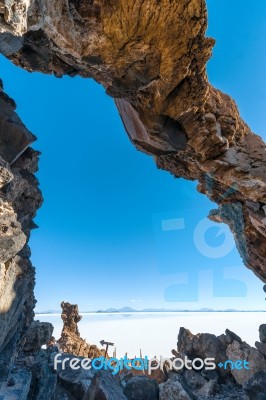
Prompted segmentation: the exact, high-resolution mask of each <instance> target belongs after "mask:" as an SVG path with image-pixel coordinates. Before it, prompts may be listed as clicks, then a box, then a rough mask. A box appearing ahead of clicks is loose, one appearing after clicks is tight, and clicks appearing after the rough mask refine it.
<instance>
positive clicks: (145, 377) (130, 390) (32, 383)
mask: <svg viewBox="0 0 266 400" xmlns="http://www.w3.org/2000/svg"><path fill="white" fill-rule="evenodd" d="M62 308H63V312H62V319H63V322H64V326H63V330H62V336H61V338H60V339H59V341H58V342H57V343H56V342H55V340H54V338H53V337H52V332H53V327H52V325H51V324H49V323H40V322H39V321H35V322H33V323H32V325H31V327H30V328H29V330H28V332H27V334H26V335H25V337H24V341H23V344H22V345H21V348H20V351H19V352H18V353H17V354H16V357H14V358H13V359H12V360H11V363H10V360H6V359H3V358H2V357H1V356H0V366H1V370H0V371H1V373H0V400H26V399H27V400H126V399H128V400H158V399H160V400H207V399H213V400H231V399H234V400H264V399H266V324H264V325H261V326H260V328H259V336H260V341H258V342H256V348H254V347H251V346H249V345H248V344H247V343H245V342H243V341H242V340H241V338H240V337H239V336H237V335H236V334H235V333H233V332H231V331H230V330H228V329H227V330H226V332H225V334H222V335H220V336H215V335H211V334H208V333H201V334H197V335H193V334H192V333H191V332H190V331H189V330H187V329H185V328H180V331H179V334H178V341H177V348H176V349H174V350H172V354H173V357H172V358H171V359H169V360H165V361H164V363H163V364H162V366H161V369H156V370H155V369H154V370H152V371H151V372H150V374H149V373H148V371H145V372H143V371H136V370H135V369H131V370H127V369H126V368H123V369H121V370H120V371H117V372H118V373H117V374H113V371H114V369H111V368H107V369H106V370H105V369H104V368H102V369H100V370H94V369H89V370H85V369H83V368H80V369H76V370H75V369H72V368H71V367H70V364H71V362H70V361H71V360H73V359H78V360H80V363H81V361H82V360H84V359H85V358H87V357H89V358H97V357H98V358H99V357H101V356H103V355H104V350H101V349H98V348H97V347H96V346H94V345H89V344H88V343H87V342H86V341H85V340H84V339H82V338H81V337H80V334H79V332H78V327H77V324H78V322H79V321H80V319H81V317H80V316H79V313H78V307H77V306H75V305H70V304H69V303H62ZM43 344H46V345H47V348H46V349H41V346H42V345H43ZM69 350H72V351H69ZM76 356H78V357H76ZM57 358H58V359H60V360H61V361H60V363H58V364H56V363H55V359H57ZM107 358H108V359H109V360H110V358H109V356H107ZM177 358H178V359H181V360H186V359H187V360H188V359H189V360H191V361H193V360H195V359H199V358H200V359H203V360H204V359H206V358H214V359H215V364H216V365H217V366H216V367H215V369H213V370H206V369H205V368H201V369H198V366H197V364H195V368H191V369H189V368H186V367H183V368H181V369H179V370H178V371H175V370H174V369H172V368H171V367H170V363H171V361H173V360H174V359H177ZM63 360H66V361H67V360H68V361H67V362H66V363H65V366H64V367H63V366H62V361H63ZM226 360H231V362H232V363H237V362H238V361H239V360H242V361H244V360H245V361H246V362H247V363H248V365H249V369H237V368H233V369H232V367H231V368H229V367H226V368H223V367H219V366H218V365H219V364H220V363H222V364H224V363H225V362H226ZM154 363H155V361H153V363H152V365H153V366H154V365H155V364H154ZM178 365H179V364H178ZM188 365H189V364H188ZM235 365H236V364H235ZM189 366H190V365H189Z"/></svg>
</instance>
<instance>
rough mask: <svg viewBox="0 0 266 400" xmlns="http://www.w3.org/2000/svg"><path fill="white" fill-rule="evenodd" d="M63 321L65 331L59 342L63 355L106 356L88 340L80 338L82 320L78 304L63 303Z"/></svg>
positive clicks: (63, 330)
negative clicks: (80, 322)
mask: <svg viewBox="0 0 266 400" xmlns="http://www.w3.org/2000/svg"><path fill="white" fill-rule="evenodd" d="M61 307H62V315H61V317H62V320H63V323H64V325H63V329H62V333H61V337H60V339H59V340H58V344H59V346H60V350H61V351H62V352H63V353H70V354H74V355H76V356H82V357H89V358H95V357H101V356H103V355H104V352H102V351H101V350H100V349H98V347H97V346H95V345H90V344H88V343H87V342H86V340H84V339H82V338H81V337H80V333H79V330H78V323H79V321H80V320H81V318H82V317H81V315H79V309H78V306H77V304H70V303H67V302H62V304H61Z"/></svg>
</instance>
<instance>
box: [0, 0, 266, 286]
mask: <svg viewBox="0 0 266 400" xmlns="http://www.w3.org/2000/svg"><path fill="white" fill-rule="evenodd" d="M1 3H2V14H0V20H1V21H0V50H1V51H2V52H3V53H4V54H5V55H6V56H7V57H9V58H10V59H11V60H12V61H13V62H14V63H15V64H16V65H19V66H21V67H23V68H25V69H27V70H29V71H41V72H43V73H48V74H55V75H56V76H62V75H64V74H68V75H70V76H74V75H80V76H82V77H92V78H94V79H96V80H97V81H98V82H100V83H101V84H102V85H103V86H104V87H105V88H106V92H107V93H108V94H109V95H111V96H112V97H114V98H115V101H116V104H117V107H118V110H119V112H120V115H121V117H122V120H123V122H124V125H125V128H126V130H127V133H128V135H129V137H130V139H131V141H132V142H133V144H134V145H135V146H136V147H137V148H138V149H139V150H141V151H144V152H146V153H148V154H150V155H153V156H154V158H155V162H156V164H157V166H158V167H159V168H162V169H165V170H167V171H170V172H171V173H172V174H173V175H175V176H176V177H184V178H186V179H191V180H198V181H199V185H198V190H199V191H200V192H202V193H205V194H206V195H207V196H208V197H209V198H210V199H211V200H214V201H215V202H216V203H217V204H218V209H217V210H214V211H212V212H211V213H210V218H211V219H213V220H215V221H217V222H225V223H227V224H228V225H229V227H230V229H231V230H232V232H233V234H234V237H235V240H236V244H237V247H238V250H239V252H240V254H241V256H242V258H243V261H244V263H245V265H246V266H247V267H248V268H251V269H252V270H253V271H254V272H255V274H257V275H258V276H259V277H260V278H261V279H262V280H263V281H264V282H266V262H265V260H266V240H265V235H266V233H265V223H266V219H265V218H266V216H265V210H266V207H265V205H266V182H265V179H266V151H265V143H264V142H263V141H262V139H261V138H260V137H259V136H257V135H255V134H253V133H252V132H251V130H250V129H249V127H248V126H247V125H246V124H245V122H244V121H243V120H242V119H241V117H240V115H239V112H238V109H237V106H236V104H235V102H234V101H233V100H232V99H231V98H230V97H229V96H227V95H225V94H223V93H222V92H220V91H219V90H217V89H215V88H214V87H212V86H211V85H210V84H209V82H208V79H207V75H206V62H207V61H208V59H209V58H210V56H211V52H212V47H213V45H214V40H213V39H211V38H206V36H205V32H206V27H207V11H206V4H205V1H204V0H180V1H176V2H175V1H171V0H161V1H157V0H151V1H150V0H109V1H107V0H90V1H87V0H58V1H56V2H54V1H52V0H2V2H1Z"/></svg>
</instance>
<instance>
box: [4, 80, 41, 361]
mask: <svg viewBox="0 0 266 400" xmlns="http://www.w3.org/2000/svg"><path fill="white" fill-rule="evenodd" d="M15 108H16V105H15V103H14V101H13V100H11V99H10V98H9V97H8V96H7V95H6V94H5V93H4V92H3V88H2V83H1V88H0V361H3V362H4V363H9V362H10V357H11V356H12V355H13V353H14V352H15V351H16V349H18V348H20V347H21V337H22V336H23V335H24V333H25V332H26V331H27V329H28V328H29V326H30V325H31V323H32V320H33V316H34V314H33V309H34V306H35V299H34V294H33V288H34V285H35V270H34V268H33V266H32V264H31V262H30V259H29V257H30V249H29V247H28V245H27V243H28V239H29V236H30V231H31V229H33V228H34V227H35V224H34V222H33V219H34V217H35V214H36V210H37V209H38V208H39V207H40V205H41V204H42V196H41V193H40V191H39V188H38V185H39V183H38V180H37V179H36V177H35V176H34V173H35V172H36V171H37V169H38V157H39V153H38V152H37V151H35V150H33V149H31V148H30V147H29V145H30V144H31V143H32V142H33V141H34V140H35V137H34V135H32V134H31V133H30V132H29V131H28V130H27V129H26V127H25V126H24V125H23V123H22V122H21V120H20V119H19V117H18V116H17V114H16V113H15Z"/></svg>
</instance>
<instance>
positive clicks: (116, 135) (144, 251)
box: [0, 0, 266, 311]
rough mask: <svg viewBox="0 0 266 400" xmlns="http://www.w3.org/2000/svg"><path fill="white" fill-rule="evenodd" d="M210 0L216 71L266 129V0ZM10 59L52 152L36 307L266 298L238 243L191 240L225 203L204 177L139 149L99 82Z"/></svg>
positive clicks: (19, 91) (219, 303)
mask: <svg viewBox="0 0 266 400" xmlns="http://www.w3.org/2000/svg"><path fill="white" fill-rule="evenodd" d="M207 3H208V9H209V30H208V34H209V36H212V37H214V38H215V39H216V41H217V43H216V46H215V49H214V56H213V58H212V60H211V61H210V62H209V64H208V73H209V78H210V81H211V82H212V83H213V84H214V86H216V87H218V88H219V89H221V90H223V91H225V92H226V93H228V94H230V95H232V97H233V98H234V99H235V100H236V101H237V104H238V106H239V108H240V111H241V114H242V116H243V118H244V119H245V120H246V122H248V124H249V125H250V126H251V128H252V129H253V131H254V132H256V133H258V134H260V135H261V136H263V137H264V139H265V138H266V135H265V115H264V114H265V106H266V95H265V93H266V81H265V70H266V65H265V64H266V52H265V39H266V25H265V16H266V2H265V0H258V1H256V2H253V3H248V6H247V5H246V6H245V7H244V6H243V1H240V0H234V1H229V0H209V1H208V2H207ZM0 69H1V78H2V79H3V81H4V84H5V90H6V91H7V93H8V94H9V95H10V96H12V97H13V98H14V99H15V100H16V102H17V105H18V113H19V115H20V116H21V118H22V119H23V121H24V122H25V124H26V125H27V126H28V128H29V129H30V130H31V131H32V132H33V133H35V134H36V135H37V136H38V141H37V142H36V143H35V145H34V147H35V148H36V149H39V150H40V151H41V152H42V156H41V161H40V171H39V172H38V178H39V180H40V183H41V189H42V191H43V195H44V198H45V203H44V205H43V207H42V209H41V210H40V211H39V212H38V216H37V218H36V223H37V224H38V225H39V226H40V229H38V230H36V231H33V233H32V238H31V241H30V245H31V248H32V261H33V263H34V265H35V266H36V267H37V271H36V277H37V284H36V291H35V293H36V297H37V300H38V304H37V310H39V311H40V310H48V309H59V308H60V307H59V305H60V302H61V301H62V300H67V301H70V302H75V303H78V304H79V306H80V309H81V310H97V309H100V308H108V307H122V306H124V305H129V306H132V307H135V308H145V307H165V308H189V309H198V308H201V307H213V308H220V309H225V308H238V309H255V308H256V309H263V308H264V307H265V301H264V294H263V291H262V283H261V282H260V281H259V280H258V279H257V278H256V277H255V276H254V275H253V274H252V273H251V272H250V271H248V270H247V269H246V268H244V266H243V264H242V261H241V259H240V257H239V255H238V253H237V251H236V249H235V248H232V249H231V251H230V252H228V254H226V255H224V256H223V257H219V258H210V257H206V255H204V254H202V253H201V252H200V251H199V250H198V248H197V245H195V243H194V241H193V232H194V231H195V228H196V226H197V225H198V224H199V223H200V221H202V220H203V219H204V218H205V217H206V215H207V214H208V212H209V210H210V209H211V208H214V207H215V205H214V204H212V203H211V202H210V201H208V200H207V199H206V198H205V197H204V196H202V195H200V194H198V193H197V192H196V190H195V187H196V183H193V182H186V181H184V180H181V179H178V180H177V179H174V178H173V177H172V176H171V175H170V174H168V173H166V172H164V171H160V170H158V169H156V167H155V165H154V162H153V159H152V158H151V157H148V156H146V155H143V154H142V153H140V152H137V151H136V150H135V148H134V147H133V146H132V145H131V143H130V142H129V140H128V138H127V135H126V134H125V132H124V129H123V126H122V123H121V121H120V118H119V116H118V113H117V111H116V108H115V106H114V103H113V100H112V99H111V98H109V97H107V96H106V94H105V93H104V90H103V89H102V87H101V86H99V85H98V84H96V83H95V82H93V81H91V80H84V79H81V78H69V77H64V78H63V79H56V78H54V77H52V76H45V75H40V74H38V73H28V72H25V71H23V70H21V69H18V68H17V67H15V66H13V65H12V64H11V63H10V62H9V61H7V60H5V59H4V58H3V57H2V56H1V58H0ZM172 219H178V220H182V221H183V222H182V223H181V225H182V224H183V225H184V229H178V230H175V231H172V230H166V231H163V230H162V229H161V228H162V221H164V222H163V224H164V223H166V224H167V221H168V222H169V220H172ZM165 221H166V222H165ZM203 224H204V222H203ZM168 228H169V227H168ZM219 228H220V226H218V225H217V227H216V228H215V227H211V228H210V229H209V230H208V231H207V233H206V236H205V239H206V242H207V243H208V244H209V246H211V247H217V246H218V247H219V246H220V245H221V244H222V243H223V241H224V240H225V238H227V241H228V246H229V247H230V245H231V243H232V238H231V237H228V231H227V230H225V231H224V232H223V234H220V235H219V234H217V233H219ZM222 229H223V228H222ZM220 233H221V232H220ZM229 277H231V278H233V279H236V280H235V281H230V280H228V279H227V280H226V279H225V278H229Z"/></svg>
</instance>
